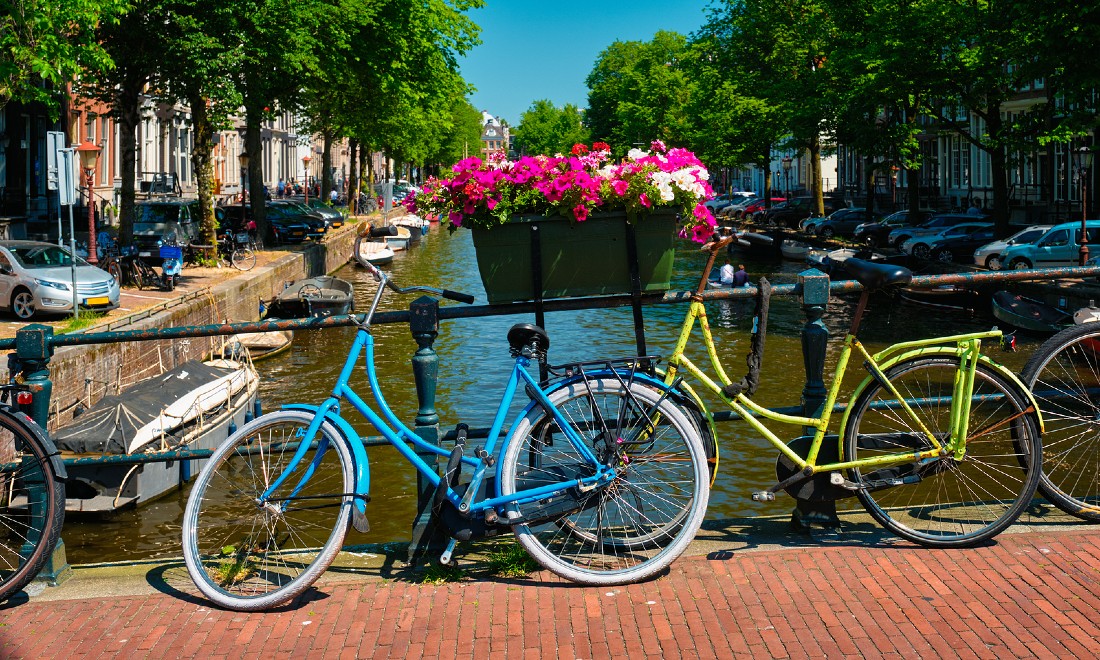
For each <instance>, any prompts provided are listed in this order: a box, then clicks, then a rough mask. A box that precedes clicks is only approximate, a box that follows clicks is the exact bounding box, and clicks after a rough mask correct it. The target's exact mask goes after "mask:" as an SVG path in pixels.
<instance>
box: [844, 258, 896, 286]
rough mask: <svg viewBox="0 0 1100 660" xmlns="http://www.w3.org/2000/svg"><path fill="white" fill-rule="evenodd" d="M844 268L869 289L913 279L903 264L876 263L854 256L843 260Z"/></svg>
mask: <svg viewBox="0 0 1100 660" xmlns="http://www.w3.org/2000/svg"><path fill="white" fill-rule="evenodd" d="M844 270H846V271H848V274H849V275H851V276H852V277H854V278H855V279H856V281H858V282H859V283H860V284H862V285H863V288H865V289H867V290H869V291H874V290H876V289H881V288H883V287H887V286H894V285H903V286H904V285H906V284H909V282H910V281H912V279H913V272H912V271H910V270H909V269H908V268H906V267H905V266H896V265H894V264H876V263H872V262H870V261H864V260H863V259H856V258H855V257H849V258H847V259H845V260H844Z"/></svg>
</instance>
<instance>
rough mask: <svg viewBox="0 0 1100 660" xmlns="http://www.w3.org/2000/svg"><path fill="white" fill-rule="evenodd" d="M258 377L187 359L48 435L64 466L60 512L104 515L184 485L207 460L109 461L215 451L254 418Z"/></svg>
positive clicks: (243, 366) (240, 365)
mask: <svg viewBox="0 0 1100 660" xmlns="http://www.w3.org/2000/svg"><path fill="white" fill-rule="evenodd" d="M258 388H259V378H258V376H257V375H256V370H255V369H254V368H253V367H252V364H251V362H250V361H248V360H247V359H245V360H241V361H235V360H225V359H218V360H209V361H206V362H197V361H194V360H192V361H189V362H185V363H183V364H182V365H180V366H178V367H176V368H175V369H172V370H170V371H166V372H164V373H163V374H161V375H159V376H155V377H153V378H149V379H147V380H143V381H141V382H139V383H136V384H134V385H131V386H130V387H128V388H126V389H124V390H122V391H121V392H120V393H119V394H115V395H111V396H105V397H103V399H101V400H100V401H99V402H98V403H97V404H96V405H94V406H93V407H92V408H90V409H89V410H87V411H85V412H84V413H82V414H81V415H79V416H78V417H76V419H74V420H73V422H72V423H70V424H68V425H66V426H63V427H61V428H59V429H57V431H56V432H55V433H54V434H53V438H54V440H55V443H56V445H57V447H58V449H60V450H62V452H63V455H64V457H65V458H76V459H84V461H83V462H81V461H78V462H77V463H76V464H74V465H70V466H68V468H69V469H68V473H69V483H68V487H67V488H66V500H65V509H66V511H83V512H94V513H108V512H111V511H115V510H118V509H122V508H129V507H131V506H137V505H139V504H144V503H146V502H148V501H150V500H153V499H156V498H157V497H159V496H161V495H163V494H165V493H167V492H169V491H170V490H172V489H174V488H177V487H179V486H180V485H182V484H184V483H186V482H187V481H188V480H189V479H190V478H191V476H192V475H194V474H195V473H197V471H198V470H199V469H201V467H202V465H203V463H204V461H205V459H194V460H184V461H179V460H176V461H167V462H157V463H144V464H142V463H134V464H131V463H127V462H124V461H122V460H112V458H113V457H119V459H121V458H122V457H125V456H129V455H133V454H139V453H153V452H159V451H169V450H178V449H213V448H215V447H217V446H218V445H219V444H221V442H222V441H223V440H225V438H226V437H228V436H229V435H230V434H231V433H232V432H233V431H234V430H236V428H237V427H239V426H242V425H244V424H245V423H246V422H247V421H248V420H249V419H251V416H252V414H253V413H254V404H255V400H256V392H257V391H258Z"/></svg>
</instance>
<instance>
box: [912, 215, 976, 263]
mask: <svg viewBox="0 0 1100 660" xmlns="http://www.w3.org/2000/svg"><path fill="white" fill-rule="evenodd" d="M965 227H967V225H957V226H955V227H952V228H951V229H947V230H945V231H944V232H943V234H942V238H938V239H936V240H934V241H931V242H930V243H928V255H929V258H932V259H935V260H936V261H940V262H943V263H951V262H953V261H960V260H964V259H969V258H970V255H972V254H973V253H974V248H976V247H980V246H982V245H985V244H986V243H988V242H989V241H990V240H991V239H992V238H993V236H994V230H993V224H992V223H984V226H980V227H978V228H976V229H973V231H959V230H960V229H962V228H965ZM953 232H957V233H953ZM914 240H923V239H914Z"/></svg>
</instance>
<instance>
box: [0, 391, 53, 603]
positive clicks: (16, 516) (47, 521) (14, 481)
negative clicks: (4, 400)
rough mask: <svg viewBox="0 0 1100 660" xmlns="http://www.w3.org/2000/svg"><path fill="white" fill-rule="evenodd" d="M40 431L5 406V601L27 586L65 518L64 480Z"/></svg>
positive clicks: (0, 538) (1, 523)
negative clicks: (31, 427)
mask: <svg viewBox="0 0 1100 660" xmlns="http://www.w3.org/2000/svg"><path fill="white" fill-rule="evenodd" d="M52 453H56V450H54V449H53V448H52V447H47V446H43V444H42V443H41V442H40V440H39V439H38V438H37V437H35V434H34V433H33V432H31V431H29V430H28V429H27V428H26V427H25V426H24V425H23V424H20V423H19V422H18V421H16V420H14V419H12V418H11V413H9V412H7V411H6V410H2V409H0V603H2V602H4V601H6V600H8V599H9V598H11V597H12V596H13V595H15V594H16V593H18V592H19V591H20V590H21V589H23V587H25V586H27V584H29V583H30V582H31V580H33V579H34V578H35V576H36V575H38V572H39V571H41V570H42V567H43V566H45V564H46V560H47V559H48V558H49V557H50V555H51V554H52V553H53V550H54V547H55V546H56V545H57V539H58V538H59V537H60V536H61V527H62V526H63V525H64V521H65V484H64V483H62V482H61V481H59V480H58V478H57V473H56V471H55V470H54V466H53V463H51V462H50V459H49V456H50V454H52Z"/></svg>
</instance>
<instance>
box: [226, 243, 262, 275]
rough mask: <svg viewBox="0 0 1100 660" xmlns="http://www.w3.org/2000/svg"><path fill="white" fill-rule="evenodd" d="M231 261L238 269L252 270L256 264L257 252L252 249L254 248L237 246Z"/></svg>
mask: <svg viewBox="0 0 1100 660" xmlns="http://www.w3.org/2000/svg"><path fill="white" fill-rule="evenodd" d="M230 263H232V264H233V267H234V268H236V269H237V270H252V267H253V266H255V265H256V253H255V252H253V251H252V248H247V247H240V248H237V249H236V250H233V254H232V256H231V257H230Z"/></svg>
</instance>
